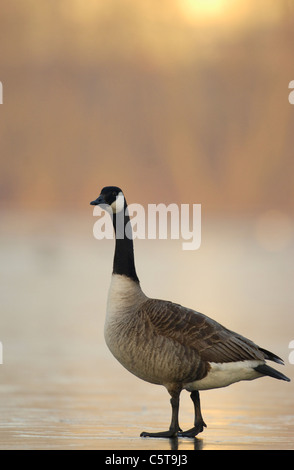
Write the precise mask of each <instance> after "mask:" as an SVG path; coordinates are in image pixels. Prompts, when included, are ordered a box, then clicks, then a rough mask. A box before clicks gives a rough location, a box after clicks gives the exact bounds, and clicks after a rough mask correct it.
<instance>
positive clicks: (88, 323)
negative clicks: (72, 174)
mask: <svg viewBox="0 0 294 470" xmlns="http://www.w3.org/2000/svg"><path fill="white" fill-rule="evenodd" d="M1 219H2V224H1V226H2V227H1V239H0V241H1V245H0V255H1V264H0V276H1V316H0V341H1V342H2V345H3V364H2V365H0V416H1V419H0V449H112V450H114V449H147V450H156V449H158V450H168V449H179V450H189V449H203V450H208V449H293V448H294V393H293V392H294V389H293V387H294V373H293V372H294V365H293V364H290V362H289V354H290V352H291V350H290V349H289V343H290V341H292V340H294V315H293V306H294V289H293V280H294V263H293V261H294V256H293V255H294V244H293V239H292V241H291V242H289V243H288V244H286V245H285V246H283V247H282V248H280V249H276V250H275V251H270V250H269V249H268V247H267V245H266V243H263V242H262V240H261V239H260V236H257V232H256V222H255V221H254V220H251V219H250V220H248V221H241V220H230V221H220V220H219V221H215V220H214V221H207V222H205V221H204V222H203V227H202V245H201V248H200V249H199V250H197V251H193V252H192V251H183V250H182V249H181V242H179V241H164V240H163V241H151V240H150V241H141V240H138V241H136V242H135V257H136V266H137V272H138V275H139V278H140V280H141V285H142V288H143V290H144V291H145V293H146V294H147V295H150V296H152V297H157V298H165V299H169V300H173V301H175V302H177V303H181V304H183V305H185V306H188V307H191V308H194V309H195V310H198V311H200V312H202V313H205V314H206V315H209V316H211V317H213V318H214V319H216V320H217V321H219V322H220V323H222V324H224V325H225V326H227V327H228V328H230V329H232V330H235V331H238V332H239V333H240V334H242V335H244V336H247V337H249V338H250V339H252V340H253V341H255V342H256V343H258V344H259V345H260V346H262V347H264V348H265V349H269V350H271V351H273V352H274V353H276V354H278V355H279V356H281V357H283V358H284V360H285V366H284V367H283V366H279V365H277V368H278V369H279V370H281V371H282V372H283V373H285V374H286V375H288V376H289V377H290V378H291V379H292V382H291V383H286V382H282V381H278V380H274V379H270V378H264V379H260V380H256V381H254V382H243V383H239V384H235V385H232V386H231V387H228V388H226V389H221V390H214V391H207V392H202V393H201V395H200V396H201V403H202V414H203V417H204V420H205V422H206V424H207V428H206V429H205V431H204V432H203V433H202V434H200V435H199V436H198V438H196V439H187V438H186V439H184V438H179V439H174V440H165V439H158V440H157V439H148V438H140V437H139V436H140V432H141V431H148V430H154V431H156V430H158V431H159V430H164V429H167V427H168V425H169V422H170V404H169V396H168V394H167V392H166V390H165V389H164V388H163V387H159V386H155V385H151V384H148V383H145V382H142V381H140V380H139V379H137V378H136V377H133V376H132V375H131V374H130V373H128V372H127V371H126V370H124V369H123V368H122V366H120V364H118V363H117V362H116V360H115V359H114V358H113V357H112V356H111V354H110V353H109V352H108V350H107V347H106V345H105V343H104V338H103V324H104V316H105V304H106V297H107V290H108V285H109V282H110V276H111V268H112V258H113V248H114V243H113V241H112V240H103V241H98V240H95V238H94V237H93V234H92V228H93V223H94V218H93V217H92V213H91V211H89V214H86V216H85V217H75V216H74V215H67V217H62V218H60V217H58V216H56V215H52V216H49V215H48V216H46V217H44V216H42V217H39V216H38V217H37V216H36V215H35V216H32V215H30V216H28V215H26V216H24V215H23V216H21V215H20V214H19V213H17V214H15V215H12V214H10V215H9V216H7V215H5V214H2V218H1ZM180 424H181V426H182V428H183V429H185V428H189V427H191V426H192V424H193V407H192V402H191V400H190V398H189V394H188V393H187V392H185V391H183V393H182V395H181V409H180Z"/></svg>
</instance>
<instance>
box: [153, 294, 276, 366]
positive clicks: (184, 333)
mask: <svg viewBox="0 0 294 470" xmlns="http://www.w3.org/2000/svg"><path fill="white" fill-rule="evenodd" d="M144 312H145V315H146V316H147V318H148V323H149V324H150V327H151V328H152V329H153V332H154V334H156V335H160V336H162V337H164V338H167V339H168V340H169V341H170V340H172V341H173V342H175V343H177V344H180V345H182V346H183V347H184V348H185V349H186V350H190V352H192V351H193V353H197V355H198V356H199V358H200V360H202V361H205V362H217V363H224V362H237V361H245V360H260V361H264V360H265V359H272V360H274V359H273V358H272V357H269V355H270V354H272V353H269V352H268V351H265V350H263V349H261V348H259V347H258V346H257V345H256V344H255V343H253V342H252V341H250V340H249V339H247V338H245V337H243V336H241V335H239V334H237V333H235V332H233V331H231V330H228V329H227V328H225V327H224V326H222V325H221V324H219V323H218V322H216V321H214V320H212V319H211V318H209V317H207V316H205V315H203V314H201V313H199V312H196V311H195V310H191V309H188V308H185V307H182V306H181V305H178V304H174V303H172V302H167V301H163V300H155V299H149V300H148V301H147V302H146V304H145V305H144ZM272 356H274V355H272ZM274 357H276V358H277V359H279V358H278V357H277V356H274ZM276 362H278V361H276Z"/></svg>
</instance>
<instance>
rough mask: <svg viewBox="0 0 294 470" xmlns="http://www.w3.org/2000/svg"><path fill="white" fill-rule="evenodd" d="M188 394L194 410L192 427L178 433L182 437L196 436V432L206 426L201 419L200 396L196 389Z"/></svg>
mask: <svg viewBox="0 0 294 470" xmlns="http://www.w3.org/2000/svg"><path fill="white" fill-rule="evenodd" d="M190 396H191V399H192V401H193V403H194V412H195V418H194V427H193V428H191V429H188V431H183V432H181V433H180V435H181V436H182V437H195V436H197V434H199V433H200V432H202V431H203V428H206V424H205V422H204V421H203V418H202V414H201V408H200V396H199V392H198V390H193V392H192V393H191V395H190Z"/></svg>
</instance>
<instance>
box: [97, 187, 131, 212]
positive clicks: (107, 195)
mask: <svg viewBox="0 0 294 470" xmlns="http://www.w3.org/2000/svg"><path fill="white" fill-rule="evenodd" d="M90 204H91V205H92V206H98V205H102V204H103V205H108V206H110V207H111V209H112V211H113V212H114V213H116V212H120V211H121V210H122V209H123V208H124V206H125V198H124V195H123V192H122V190H121V189H120V188H118V187H117V186H106V187H105V188H103V189H102V191H101V193H100V196H99V197H98V198H97V199H96V200H95V201H92V202H90Z"/></svg>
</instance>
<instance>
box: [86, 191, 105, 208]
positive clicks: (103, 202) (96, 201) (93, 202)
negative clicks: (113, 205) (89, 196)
mask: <svg viewBox="0 0 294 470" xmlns="http://www.w3.org/2000/svg"><path fill="white" fill-rule="evenodd" d="M90 204H91V206H99V205H100V204H106V202H105V199H104V197H103V196H102V195H101V194H100V196H99V197H97V199H96V200H95V201H92V202H90Z"/></svg>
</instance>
